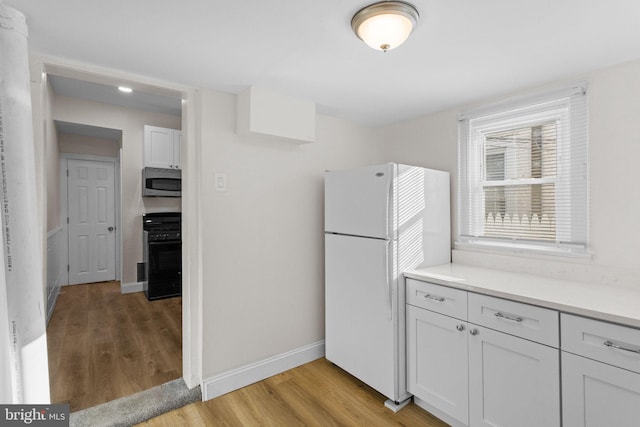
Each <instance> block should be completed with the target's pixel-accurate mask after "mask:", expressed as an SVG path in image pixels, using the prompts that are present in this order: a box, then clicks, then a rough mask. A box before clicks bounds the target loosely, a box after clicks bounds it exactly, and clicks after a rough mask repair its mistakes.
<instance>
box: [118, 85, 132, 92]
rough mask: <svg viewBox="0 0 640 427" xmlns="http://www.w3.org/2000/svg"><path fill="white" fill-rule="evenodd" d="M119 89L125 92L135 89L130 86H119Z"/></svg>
mask: <svg viewBox="0 0 640 427" xmlns="http://www.w3.org/2000/svg"><path fill="white" fill-rule="evenodd" d="M118 90H119V91H120V92H124V93H131V92H133V89H131V88H130V87H127V86H118Z"/></svg>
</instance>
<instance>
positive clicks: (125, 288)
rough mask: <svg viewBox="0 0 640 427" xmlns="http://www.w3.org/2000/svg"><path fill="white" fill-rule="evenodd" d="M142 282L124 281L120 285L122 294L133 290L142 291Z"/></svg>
mask: <svg viewBox="0 0 640 427" xmlns="http://www.w3.org/2000/svg"><path fill="white" fill-rule="evenodd" d="M142 290H143V289H142V282H133V283H122V284H121V285H120V293H121V294H131V293H133V292H142Z"/></svg>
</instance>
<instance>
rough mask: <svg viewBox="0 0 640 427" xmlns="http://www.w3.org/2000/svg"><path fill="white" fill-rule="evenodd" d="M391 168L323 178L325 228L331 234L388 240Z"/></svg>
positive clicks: (334, 173)
mask: <svg viewBox="0 0 640 427" xmlns="http://www.w3.org/2000/svg"><path fill="white" fill-rule="evenodd" d="M394 166H395V165H394V164H393V163H387V164H383V165H377V166H366V167H361V168H356V169H350V170H336V171H327V172H326V174H325V199H324V200H325V211H324V212H325V226H324V230H325V231H326V232H330V233H338V234H349V235H353V236H365V237H377V238H381V239H387V238H391V236H392V234H393V224H392V223H393V217H392V215H393V211H392V210H391V206H392V197H393V193H392V186H391V184H392V182H393V175H394Z"/></svg>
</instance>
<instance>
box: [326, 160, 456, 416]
mask: <svg viewBox="0 0 640 427" xmlns="http://www.w3.org/2000/svg"><path fill="white" fill-rule="evenodd" d="M449 200H450V196H449V173H448V172H442V171H436V170H430V169H424V168H420V167H414V166H407V165H402V164H396V163H387V164H382V165H375V166H365V167H360V168H355V169H350V170H331V171H327V172H326V174H325V345H326V358H327V359H328V360H329V361H331V362H333V363H334V364H336V365H337V366H339V367H341V368H342V369H344V370H345V371H347V372H349V373H350V374H351V375H353V376H355V377H356V378H358V379H360V380H361V381H363V382H364V383H366V384H367V385H369V386H371V387H372V388H374V389H376V390H377V391H379V392H380V393H382V394H383V395H385V396H386V397H387V398H388V399H389V401H387V403H386V405H387V406H388V407H390V408H391V409H394V407H396V408H398V409H399V407H401V406H399V407H398V404H399V403H401V402H403V401H405V400H407V399H408V398H409V397H410V396H411V395H410V394H409V393H408V392H407V387H406V362H405V308H404V304H405V296H404V283H403V279H402V277H401V274H402V272H403V271H406V270H411V269H415V268H420V267H426V266H430V265H437V264H444V263H448V262H450V259H451V235H450V221H451V220H450V207H449V204H450V202H449ZM394 405H395V406H394Z"/></svg>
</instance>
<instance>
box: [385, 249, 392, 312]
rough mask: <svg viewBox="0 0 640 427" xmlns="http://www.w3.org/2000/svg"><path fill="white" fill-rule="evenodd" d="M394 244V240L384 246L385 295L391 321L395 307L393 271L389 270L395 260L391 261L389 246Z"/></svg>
mask: <svg viewBox="0 0 640 427" xmlns="http://www.w3.org/2000/svg"><path fill="white" fill-rule="evenodd" d="M391 243H393V241H392V240H387V242H386V244H385V246H384V276H385V283H386V285H387V289H385V291H386V292H385V293H386V297H387V304H389V320H391V319H392V318H393V307H392V305H391V301H392V298H391V284H392V280H391V275H390V271H391V269H390V268H389V261H391V262H393V260H390V259H389V245H390V244H391Z"/></svg>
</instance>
